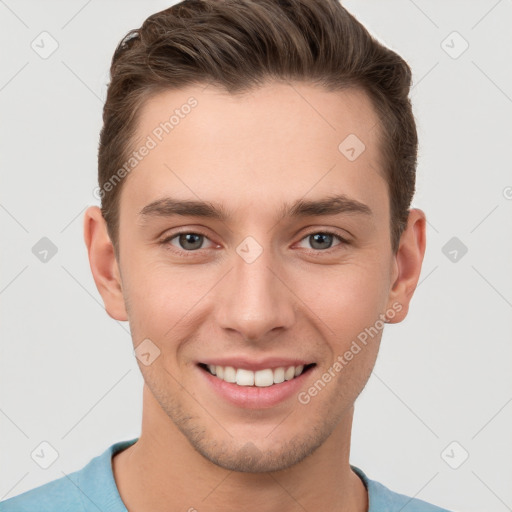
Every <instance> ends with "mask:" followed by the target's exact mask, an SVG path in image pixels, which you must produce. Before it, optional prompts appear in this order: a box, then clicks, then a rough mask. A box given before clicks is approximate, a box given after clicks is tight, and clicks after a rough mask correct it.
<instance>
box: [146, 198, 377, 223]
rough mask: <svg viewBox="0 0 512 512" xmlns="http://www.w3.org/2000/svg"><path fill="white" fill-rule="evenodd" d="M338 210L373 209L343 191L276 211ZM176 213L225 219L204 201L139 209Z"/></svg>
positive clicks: (161, 202)
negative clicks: (342, 192)
mask: <svg viewBox="0 0 512 512" xmlns="http://www.w3.org/2000/svg"><path fill="white" fill-rule="evenodd" d="M338 214H362V215H365V216H372V215H373V212H372V210H371V209H370V208H369V207H368V206H367V205H366V204H364V203H361V202H360V201H357V200H355V199H351V198H349V197H347V196H345V195H344V194H338V195H332V196H328V197H324V198H321V199H316V200H305V199H298V200H297V201H295V202H294V203H292V204H289V203H285V204H284V205H283V207H282V208H281V210H280V212H279V214H278V220H282V219H284V218H286V217H309V216H314V217H320V216H328V215H338ZM175 215H181V216H190V217H203V218H208V219H214V220H219V221H222V222H225V221H227V220H228V219H229V213H228V211H227V210H226V209H225V208H224V207H223V206H222V205H216V204H214V203H209V202H205V201H194V200H189V199H184V200H183V199H175V198H172V197H163V198H161V199H157V200H155V201H153V202H151V203H149V204H148V205H146V206H144V208H142V210H141V211H140V212H139V216H141V217H142V218H143V219H144V218H146V217H172V216H175Z"/></svg>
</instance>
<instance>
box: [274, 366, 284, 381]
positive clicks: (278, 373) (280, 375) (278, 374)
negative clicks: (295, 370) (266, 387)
mask: <svg viewBox="0 0 512 512" xmlns="http://www.w3.org/2000/svg"><path fill="white" fill-rule="evenodd" d="M281 382H284V368H282V367H281V368H276V369H275V370H274V384H281Z"/></svg>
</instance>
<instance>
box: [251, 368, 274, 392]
mask: <svg viewBox="0 0 512 512" xmlns="http://www.w3.org/2000/svg"><path fill="white" fill-rule="evenodd" d="M272 384H274V372H273V371H272V370H258V371H257V372H254V385H255V386H261V387H262V388H263V387H267V386H272Z"/></svg>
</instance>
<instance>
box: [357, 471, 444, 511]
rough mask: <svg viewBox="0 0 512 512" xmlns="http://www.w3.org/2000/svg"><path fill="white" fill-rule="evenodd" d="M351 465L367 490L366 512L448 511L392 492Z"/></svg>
mask: <svg viewBox="0 0 512 512" xmlns="http://www.w3.org/2000/svg"><path fill="white" fill-rule="evenodd" d="M351 467H352V469H353V471H354V472H355V473H356V474H357V475H358V476H359V477H360V478H361V480H362V481H363V483H364V484H365V486H366V488H367V490H368V501H369V509H368V512H398V511H400V512H450V511H449V510H446V509H445V508H441V507H438V506H436V505H432V504H431V503H427V502H426V501H423V500H420V499H417V498H412V497H410V496H406V495H405V494H399V493H396V492H393V491H392V490H390V489H388V488H387V487H386V486H385V485H383V484H381V483H379V482H377V481H375V480H371V479H369V478H368V477H367V476H366V474H365V473H364V472H363V471H362V470H361V469H359V468H357V467H355V466H351Z"/></svg>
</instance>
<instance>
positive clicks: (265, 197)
mask: <svg viewBox="0 0 512 512" xmlns="http://www.w3.org/2000/svg"><path fill="white" fill-rule="evenodd" d="M379 130H380V127H379V124H378V118H377V115H376V113H375V111H374V109H373V106H372V104H371V102H370V100H369V98H368V97H367V95H366V94H365V93H364V92H362V91H360V90H355V89H350V90H344V91H337V92H329V91H326V90H325V89H322V88H319V87H315V86H313V85H310V84H302V83H269V84H267V85H265V86H262V87H259V88H257V89H253V90H251V91H249V92H246V93H244V94H241V95H231V94H228V93H226V92H224V91H221V90H220V89H218V88H216V87H213V86H211V85H210V86H207V87H205V86H204V85H201V86H193V87H188V88H186V89H180V90H172V91H165V92H162V93H159V94H158V95H156V96H154V97H153V98H151V99H150V100H148V101H147V102H146V103H145V104H144V105H143V107H142V109H141V111H140V116H139V119H138V125H137V130H136V137H135V141H134V143H133V145H132V146H133V149H134V150H135V151H137V150H139V149H141V148H143V147H147V148H149V149H147V150H145V151H139V156H138V160H137V162H136V166H135V167H134V168H133V170H131V171H130V173H129V175H128V176H127V182H126V183H125V184H124V186H123V192H122V196H123V199H122V201H121V211H123V203H125V206H124V208H128V207H129V208H130V211H132V210H134V208H137V207H140V208H139V209H138V210H137V212H138V211H139V210H140V209H141V208H142V207H143V206H144V205H146V204H148V203H149V202H151V201H154V200H155V199H158V198H159V197H161V196H163V195H166V194H167V195H172V196H173V197H179V198H182V199H202V200H208V201H212V202H217V203H222V204H226V203H229V205H230V209H231V208H232V209H233V210H241V209H244V207H245V206H246V205H248V204H255V203H257V204H258V205H259V207H260V209H261V210H262V211H266V210H268V209H276V208H280V207H281V206H282V203H283V202H287V203H290V202H292V201H293V200H296V199H297V198H300V197H303V196H305V195H306V194H307V195H309V196H311V197H313V196H314V195H319V196H320V195H321V196H325V193H326V192H327V193H332V192H335V193H341V194H345V195H349V196H351V197H353V198H354V199H356V200H359V201H361V202H365V203H367V202H369V201H370V202H374V203H375V202H377V203H383V204H381V205H380V207H382V208H383V210H382V212H381V213H385V209H386V207H387V195H386V194H387V185H386V182H385V179H384V173H383V170H382V165H381V162H380V152H379V140H378V137H379ZM142 152H143V153H144V156H143V157H141V156H140V153H142ZM375 206H377V207H379V205H378V204H377V205H375ZM377 209H378V208H377Z"/></svg>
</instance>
